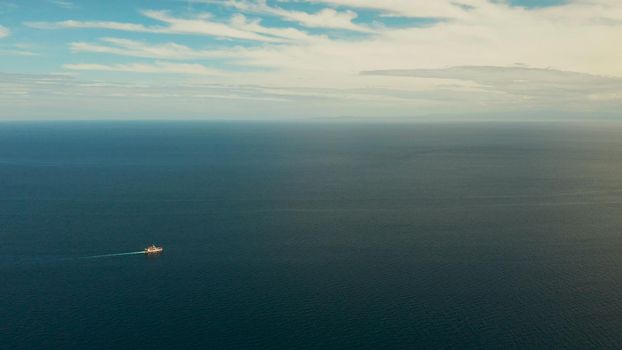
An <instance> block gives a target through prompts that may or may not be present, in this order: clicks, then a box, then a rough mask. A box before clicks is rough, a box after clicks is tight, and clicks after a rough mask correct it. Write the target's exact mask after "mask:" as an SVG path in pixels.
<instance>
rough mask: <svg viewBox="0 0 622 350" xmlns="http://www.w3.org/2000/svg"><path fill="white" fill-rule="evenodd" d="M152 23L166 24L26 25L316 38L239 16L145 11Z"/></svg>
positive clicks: (263, 38) (267, 38) (252, 37)
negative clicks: (226, 18)
mask: <svg viewBox="0 0 622 350" xmlns="http://www.w3.org/2000/svg"><path fill="white" fill-rule="evenodd" d="M142 14H143V15H144V16H145V17H147V18H150V19H154V20H157V21H159V22H162V23H164V25H159V26H146V25H143V24H140V23H127V22H115V21H78V20H65V21H59V22H26V23H25V25H26V26H29V27H31V28H37V29H87V28H88V29H108V30H118V31H128V32H139V33H156V34H186V35H206V36H213V37H218V38H229V39H238V40H248V41H259V42H266V43H283V42H286V41H288V40H310V39H312V36H310V35H309V34H307V33H304V32H302V31H300V30H297V29H294V28H268V27H264V26H263V25H261V23H260V21H258V20H255V21H247V20H246V18H245V17H244V16H241V15H237V16H234V17H232V18H231V19H230V21H229V22H219V21H214V20H211V19H210V17H211V15H209V14H201V15H198V16H195V17H192V18H183V17H175V16H172V15H170V14H169V13H168V12H167V11H153V10H148V11H142Z"/></svg>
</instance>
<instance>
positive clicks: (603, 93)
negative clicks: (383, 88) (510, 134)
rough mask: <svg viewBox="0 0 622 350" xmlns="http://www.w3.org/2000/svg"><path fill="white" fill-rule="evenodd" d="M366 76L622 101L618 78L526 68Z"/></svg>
mask: <svg viewBox="0 0 622 350" xmlns="http://www.w3.org/2000/svg"><path fill="white" fill-rule="evenodd" d="M361 74H362V75H366V76H390V77H412V78H425V79H430V78H433V79H451V80H466V81H470V82H473V83H475V84H477V86H479V87H480V88H481V91H482V92H484V93H488V94H499V93H502V94H505V95H506V96H509V97H511V99H513V100H514V101H516V102H518V103H522V102H524V101H525V100H531V101H532V103H536V102H540V103H548V104H549V105H550V106H554V105H557V104H567V103H571V104H576V103H585V102H586V101H589V100H592V101H595V100H601V101H602V100H616V99H617V100H619V102H622V78H620V77H608V76H598V75H592V74H585V73H577V72H568V71H561V70H555V69H543V68H530V67H520V66H518V67H494V66H462V67H451V68H443V69H406V70H376V71H364V72H361Z"/></svg>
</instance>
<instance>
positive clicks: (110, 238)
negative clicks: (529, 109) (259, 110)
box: [0, 121, 622, 350]
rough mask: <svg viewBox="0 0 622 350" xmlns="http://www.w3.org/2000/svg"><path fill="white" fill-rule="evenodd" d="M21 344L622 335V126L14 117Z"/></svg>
mask: <svg viewBox="0 0 622 350" xmlns="http://www.w3.org/2000/svg"><path fill="white" fill-rule="evenodd" d="M151 244H156V245H159V246H163V247H164V252H163V253H162V254H160V255H154V256H147V255H145V254H141V251H142V250H143V249H144V248H145V247H146V246H148V245H151ZM134 253H136V254H134ZM0 348H2V349H7V350H17V349H24V350H30V349H68V350H73V349H152V350H157V349H620V348H622V124H617V123H614V122H611V123H600V122H590V123H588V122H526V123H522V122H465V123H450V122H446V123H379V122H378V123H376V122H359V123H356V122H348V121H343V122H342V121H333V122H322V121H317V122H316V121H309V122H268V121H264V122H258V121H209V122H207V121H206V122H198V121H178V122H172V121H170V122H167V121H141V122H137V121H124V122H112V121H111V122H3V123H0Z"/></svg>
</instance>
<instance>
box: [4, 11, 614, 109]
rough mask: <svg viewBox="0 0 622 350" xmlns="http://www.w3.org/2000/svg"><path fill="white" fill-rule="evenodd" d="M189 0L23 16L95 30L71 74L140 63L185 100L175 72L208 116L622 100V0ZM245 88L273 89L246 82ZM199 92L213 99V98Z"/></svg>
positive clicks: (148, 76) (111, 77)
mask: <svg viewBox="0 0 622 350" xmlns="http://www.w3.org/2000/svg"><path fill="white" fill-rule="evenodd" d="M190 4H192V6H193V8H192V11H182V10H180V9H175V8H170V9H161V8H158V9H142V10H136V13H137V17H136V18H134V19H133V20H129V19H127V18H124V19H123V20H110V18H102V19H101V20H98V19H97V16H96V14H91V16H88V19H83V18H78V17H76V18H66V19H63V20H58V21H26V22H24V24H25V25H26V27H28V28H31V29H32V30H41V29H45V30H49V31H50V33H52V32H54V31H59V32H62V33H69V34H65V35H67V36H68V37H69V38H71V34H70V33H72V32H77V31H78V30H80V32H81V33H92V35H90V38H88V36H89V35H84V34H83V35H82V36H81V37H80V39H77V40H72V39H69V40H67V49H66V50H67V53H68V55H67V58H66V59H65V61H64V62H63V63H62V64H61V65H59V66H58V68H57V69H58V70H60V71H63V70H64V71H65V72H66V73H71V74H78V75H79V79H74V80H70V83H68V84H74V83H75V84H78V83H77V82H78V81H80V82H81V83H80V84H83V83H84V84H88V82H89V81H90V82H95V81H98V82H105V83H110V85H106V86H107V87H106V89H109V90H110V91H109V90H106V89H104V90H106V91H107V92H111V91H113V90H114V89H117V93H116V94H111V95H115V96H117V97H120V96H124V94H126V95H127V96H134V94H133V92H132V91H133V90H132V89H129V88H128V89H124V88H121V86H125V85H124V84H127V86H133V83H130V82H128V80H130V79H128V77H127V76H119V74H118V73H125V74H131V75H132V76H134V78H133V79H134V80H136V79H137V80H140V81H143V82H145V86H149V88H145V89H147V90H149V91H150V92H146V91H143V93H144V94H143V95H142V97H141V98H146V97H145V96H160V98H163V99H170V101H171V103H170V106H176V105H178V104H177V102H179V101H181V100H182V99H184V96H181V95H179V94H177V93H173V94H170V95H167V94H163V92H162V91H161V90H159V89H158V88H157V86H158V84H160V83H161V82H163V81H164V82H166V84H169V85H170V84H172V85H173V86H175V89H177V92H179V91H186V92H187V93H188V94H189V95H188V96H204V98H206V99H210V101H211V102H210V106H212V109H210V110H205V111H204V112H205V116H207V117H209V116H211V115H213V114H214V113H215V112H214V109H213V108H216V107H215V106H216V105H218V106H219V107H218V108H221V109H223V110H227V111H229V112H230V113H233V114H236V113H237V114H239V116H240V117H242V116H244V115H245V114H246V115H249V114H257V115H264V116H266V115H269V114H270V113H272V112H273V111H274V105H263V103H264V102H265V101H272V102H275V101H279V104H280V106H279V107H280V111H281V112H282V116H283V117H286V116H287V114H288V113H290V114H291V115H292V116H300V115H310V114H316V115H318V116H330V117H334V116H339V115H353V116H356V115H362V116H365V117H376V118H385V117H387V116H396V117H408V116H413V117H417V116H421V115H429V114H435V113H439V114H452V113H453V114H461V113H470V114H477V113H483V112H486V113H490V112H493V113H494V112H499V113H506V112H517V113H520V112H523V111H524V112H534V111H536V112H537V111H547V113H548V111H557V112H558V113H559V114H563V113H566V112H569V111H577V110H580V111H582V112H585V113H586V114H589V115H598V114H599V113H601V114H609V113H612V111H615V110H616V109H618V108H620V107H622V98H621V95H622V86H621V85H622V84H621V79H620V78H619V77H622V65H620V64H619V62H622V45H617V42H618V41H619V38H621V37H622V3H620V2H619V1H617V0H571V1H568V2H564V3H561V4H558V5H554V6H536V7H529V8H528V7H524V6H518V5H511V4H509V3H508V2H501V1H491V0H460V1H455V0H438V1H427V0H390V1H389V0H387V1H376V0H308V1H293V0H278V1H266V0H224V1H212V0H194V1H191V2H190ZM69 14H70V15H71V13H69ZM94 18H95V19H94ZM102 32H103V33H105V34H104V35H102V34H101V33H102ZM1 33H2V27H0V36H1V35H2V34H1ZM7 34H8V31H7ZM85 36H86V37H87V38H86V39H85ZM199 39H201V40H199ZM113 82H114V84H113ZM206 84H207V85H206ZM18 85H20V84H18ZM208 85H209V88H208V89H207V90H204V89H206V86H208ZM20 86H22V88H21V89H22V90H20V91H26V90H29V89H32V88H33V87H32V86H29V87H24V86H23V85H20ZM242 86H244V87H249V86H253V87H260V88H253V89H244V90H239V89H238V88H237V87H242ZM217 87H218V88H217ZM222 87H227V88H225V90H224V91H227V93H223V90H220V89H221V88H222ZM231 87H236V88H235V89H232V88H231ZM102 89H103V88H102ZM154 89H155V90H157V92H154ZM216 90H218V91H216ZM72 91H74V92H75V91H76V90H72V89H69V90H66V93H67V94H69V93H70V92H72ZM232 91H235V93H231V92H232ZM240 91H243V93H241V92H240ZM214 96H219V97H221V99H216V100H213V97H214ZM225 96H228V97H225ZM93 98H95V97H93ZM232 99H235V100H244V99H247V100H249V101H251V103H252V104H253V108H251V109H249V110H247V111H244V110H243V109H241V108H239V107H240V106H241V105H240V104H237V105H235V106H234V105H231V100H232ZM191 100H192V101H193V102H192V103H194V104H195V107H197V111H200V108H198V106H199V105H202V104H200V103H197V102H196V99H194V98H193V99H191ZM257 101H261V103H260V104H257ZM303 110H305V111H306V110H309V111H312V112H308V113H307V112H302V111H303ZM234 111H235V113H234ZM110 113H113V111H111V112H110ZM543 117H546V116H543Z"/></svg>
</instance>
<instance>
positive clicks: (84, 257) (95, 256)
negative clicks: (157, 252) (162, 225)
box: [80, 250, 145, 259]
mask: <svg viewBox="0 0 622 350" xmlns="http://www.w3.org/2000/svg"><path fill="white" fill-rule="evenodd" d="M136 254H145V251H144V250H140V251H137V252H129V253H116V254H103V255H91V256H83V257H81V258H80V259H96V258H107V257H111V256H121V255H136Z"/></svg>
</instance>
